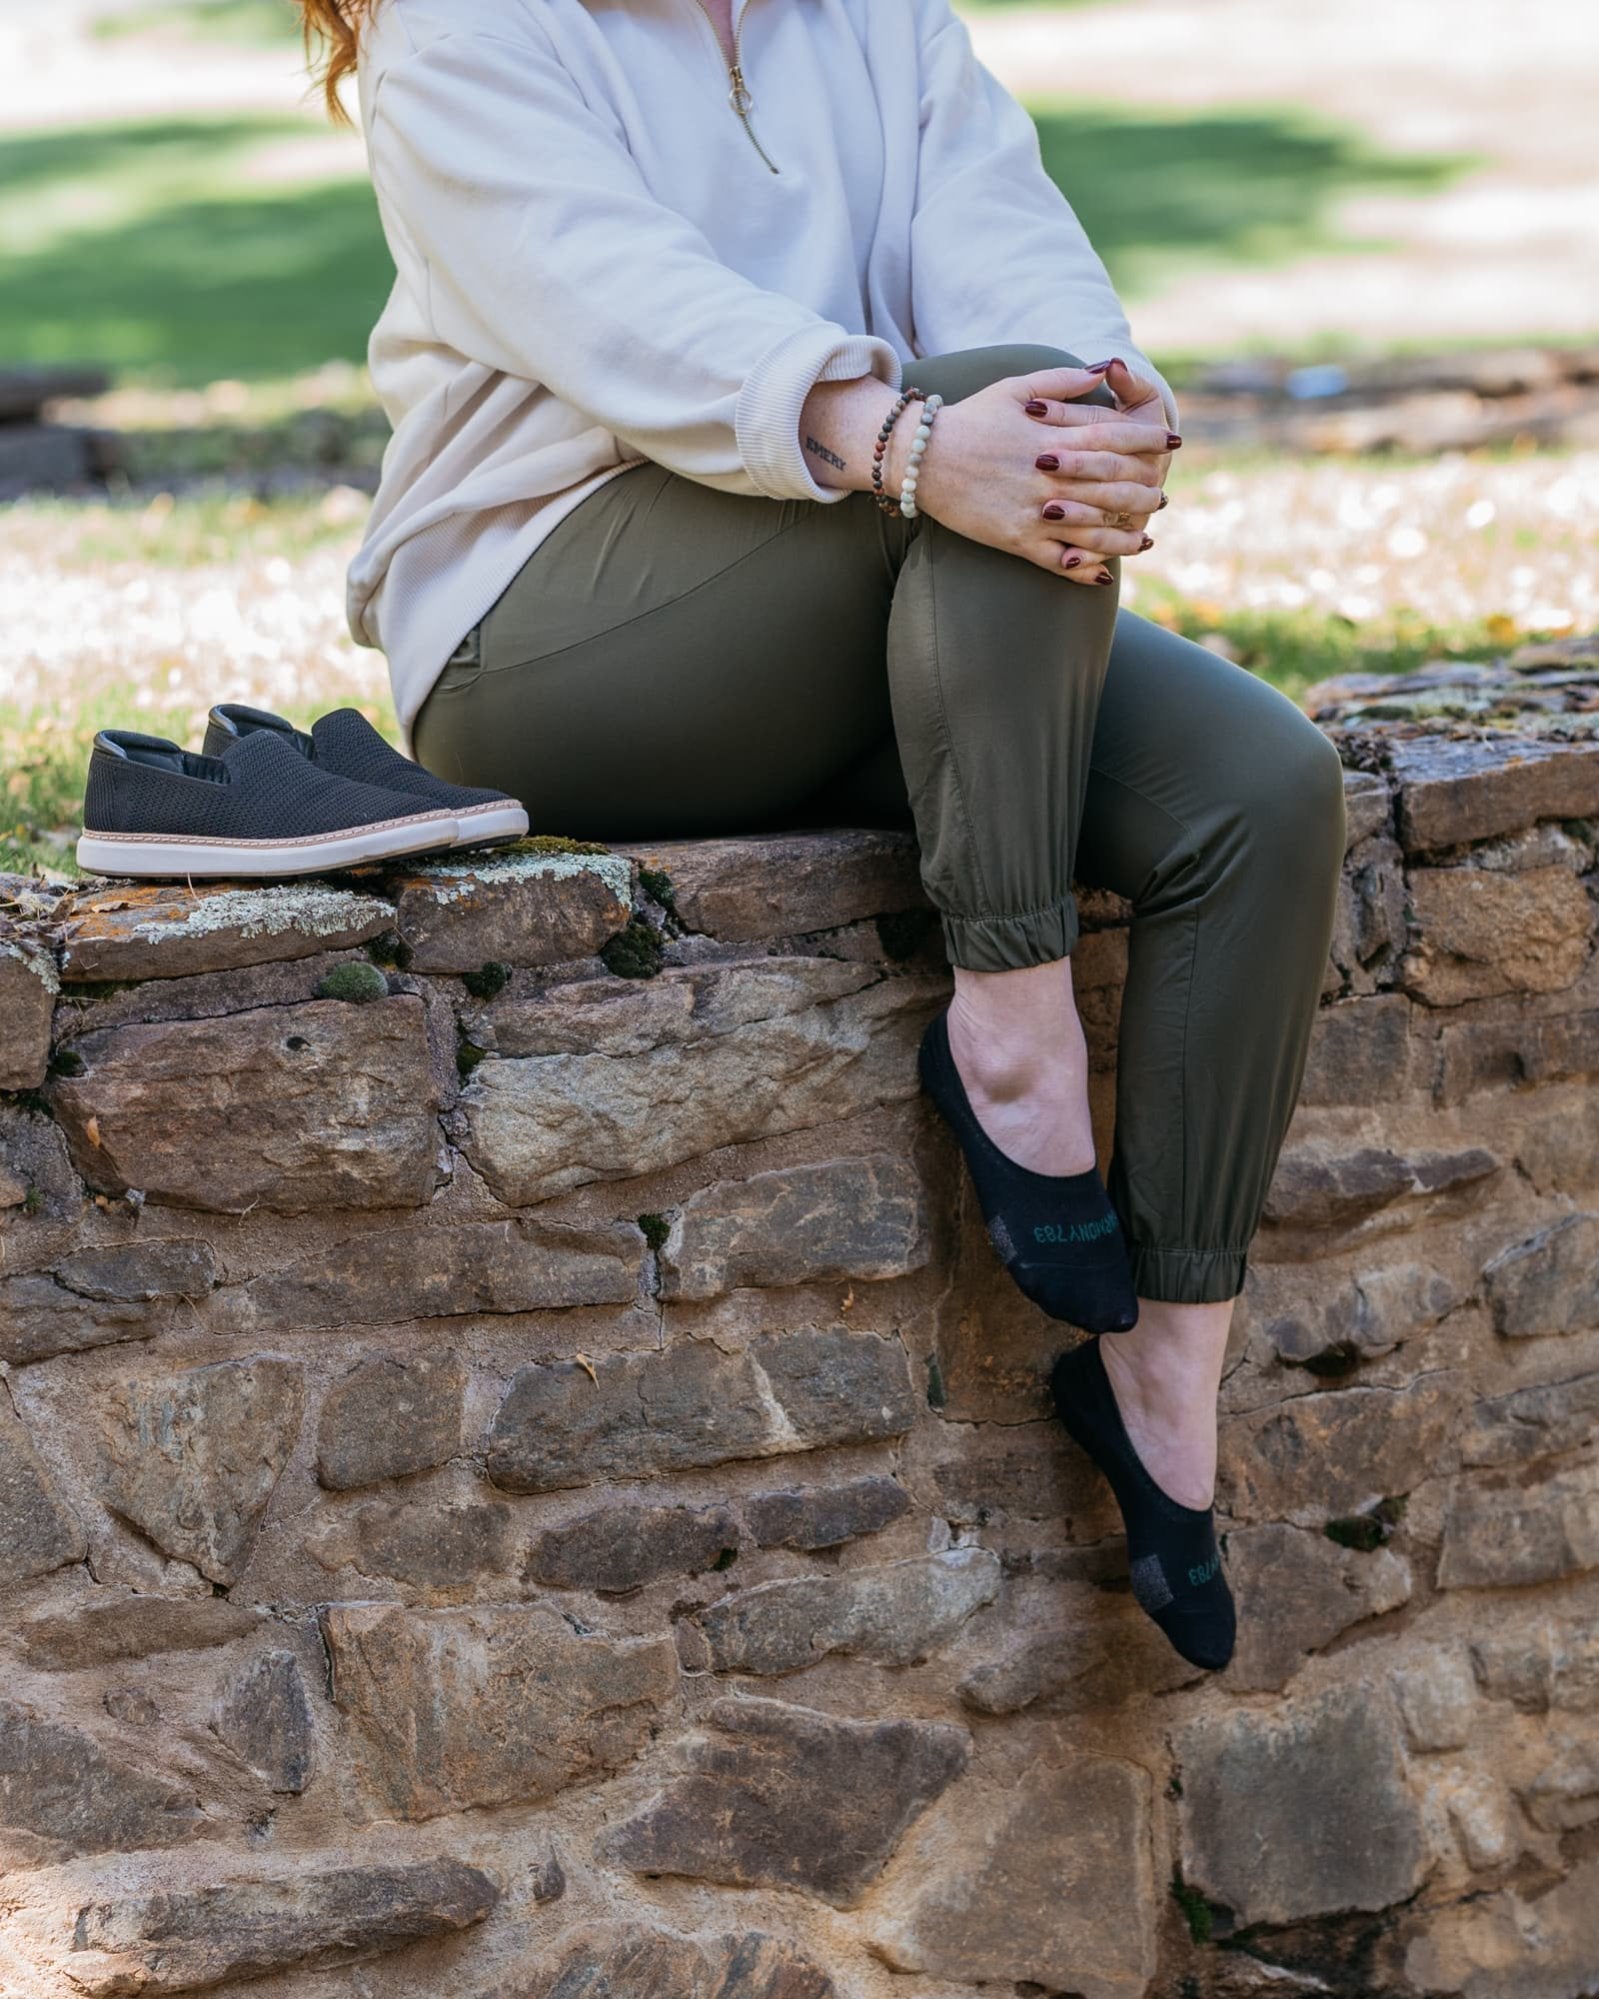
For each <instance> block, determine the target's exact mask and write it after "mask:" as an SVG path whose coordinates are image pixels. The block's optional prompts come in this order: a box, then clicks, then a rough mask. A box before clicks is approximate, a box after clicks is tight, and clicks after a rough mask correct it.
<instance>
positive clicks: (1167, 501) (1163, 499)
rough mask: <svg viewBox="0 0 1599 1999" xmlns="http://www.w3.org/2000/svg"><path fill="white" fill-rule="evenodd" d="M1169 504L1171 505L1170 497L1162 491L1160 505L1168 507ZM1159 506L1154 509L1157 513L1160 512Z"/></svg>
mask: <svg viewBox="0 0 1599 1999" xmlns="http://www.w3.org/2000/svg"><path fill="white" fill-rule="evenodd" d="M1170 505H1171V500H1170V498H1169V497H1168V496H1167V495H1166V494H1165V493H1162V494H1161V496H1160V507H1169V506H1170ZM1160 507H1157V508H1156V509H1155V512H1156V513H1157V514H1158V513H1159V512H1160Z"/></svg>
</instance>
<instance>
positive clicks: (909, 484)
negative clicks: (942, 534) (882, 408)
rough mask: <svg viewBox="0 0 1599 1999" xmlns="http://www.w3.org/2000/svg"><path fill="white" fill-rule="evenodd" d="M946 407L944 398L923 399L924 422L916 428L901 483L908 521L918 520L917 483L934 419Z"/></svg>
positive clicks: (901, 504) (901, 505)
mask: <svg viewBox="0 0 1599 1999" xmlns="http://www.w3.org/2000/svg"><path fill="white" fill-rule="evenodd" d="M943 407H944V398H943V397H942V396H924V397H923V399H922V420H921V422H920V423H919V424H918V425H917V426H916V435H915V436H914V437H913V438H912V439H911V456H910V463H909V464H908V465H907V466H906V468H905V477H904V479H903V480H902V481H901V482H900V489H899V510H900V512H901V513H902V514H903V515H904V516H905V518H906V520H908V521H913V520H915V518H916V482H917V480H918V479H919V478H920V477H921V471H922V459H923V458H924V457H925V456H926V453H927V440H928V439H929V438H930V437H931V436H932V434H933V419H934V417H936V416H937V415H938V413H939V411H940V410H941V409H942V408H943Z"/></svg>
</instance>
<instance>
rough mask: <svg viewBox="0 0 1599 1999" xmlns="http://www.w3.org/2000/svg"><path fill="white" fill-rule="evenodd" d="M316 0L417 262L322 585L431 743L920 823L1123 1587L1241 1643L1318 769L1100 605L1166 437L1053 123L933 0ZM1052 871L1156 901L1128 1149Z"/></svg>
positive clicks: (1148, 935)
mask: <svg viewBox="0 0 1599 1999" xmlns="http://www.w3.org/2000/svg"><path fill="white" fill-rule="evenodd" d="M302 6H303V10H304V12H305V15H306V19H307V25H308V28H310V29H312V30H314V31H316V32H318V33H320V34H321V35H323V36H325V37H326V40H327V46H328V52H329V55H330V62H329V75H328V87H329V92H330V97H331V94H332V92H333V90H334V88H335V87H336V85H337V84H338V82H339V81H340V79H341V78H342V77H343V76H345V75H347V74H348V73H350V72H351V71H355V72H356V73H357V75H358V80H359V94H360V105H361V116H362V121H363V124H364V127H365V132H366V137H367V143H368V151H369V156H370V160H371V167H372V174H373V179H374V182H375V185H376V189H377V197H378V202H379V205H380V208H381V211H382V216H383V222H384V226H385V229H386V230H387V233H388V239H389V243H390V245H391V248H392V250H393V254H394V260H395V263H396V265H397V267H398V279H397V282H396V284H395V287H394V291H393V294H392V296H391V298H390V300H389V303H388V307H387V309H386V311H385V312H384V315H383V317H382V320H381V322H380V324H379V326H378V328H377V330H376V333H375V334H374V337H373V342H372V349H371V359H372V371H373V375H374V378H375V380H376V384H377V388H378V391H379V393H380V395H381V397H382V399H383V402H384V404H385V407H386V408H387V410H388V412H389V415H390V416H391V418H392V419H393V422H394V429H395V435H394V439H393V442H392V445H391V447H390V449H389V452H388V456H387V458H386V460H385V463H384V470H383V480H382V485H381V488H380V491H379V493H378V497H377V502H376V506H375V508H374V510H373V514H372V519H371V524H370V527H369V529H368V532H367V536H366V539H365V543H364V546H363V547H362V549H361V552H360V554H359V556H358V557H357V559H356V562H355V565H354V568H353V571H352V574H351V583H350V611H351V620H352V626H353V629H354V631H355V633H356V635H357V636H358V637H359V638H361V639H362V640H364V641H366V642H368V643H370V644H372V645H378V646H382V647H383V648H384V649H385V650H386V651H387V653H388V657H389V660H390V664H391V668H392V673H393V680H394V689H395V696H396V700H397V703H398V707H399V712H400V715H401V718H402V720H403V722H404V724H405V726H406V728H407V730H408V731H409V732H410V734H411V737H412V740H413V741H414V743H415V745H416V749H417V752H418V755H419V756H420V757H421V759H422V760H423V761H424V762H425V763H426V764H428V765H429V766H430V767H431V768H432V769H433V770H435V771H437V772H439V773H440V774H441V775H444V776H447V777H449V778H452V779H456V780H460V781H464V782H468V783H471V784H479V785H492V786H496V787H499V788H501V789H503V790H506V791H510V792H513V793H515V794H516V795H517V796H518V797H520V798H521V799H523V800H524V801H526V802H527V803H528V804H529V805H530V806H531V808H532V810H533V813H534V815H535V817H536V819H537V822H538V824H539V825H541V826H543V827H547V828H558V829H559V830H560V831H562V832H564V833H570V834H575V835H582V836H591V837H600V838H604V839H610V840H619V839H631V838H634V837H636V836H641V835H642V836H650V837H655V838H667V837H673V836H677V837H681V836H688V835H696V834H730V833H743V832H749V831H751V830H755V829H760V828H777V827H786V828H792V827H796V826H802V825H808V824H809V825H815V824H830V825H843V824H852V825H900V824H904V825H909V826H913V827H914V829H915V832H916V835H917V838H918V841H919V844H920V850H921V857H922V871H923V879H924V881H925V884H926V888H927V892H928V894H929V896H930V897H931V899H932V901H933V902H934V904H935V905H936V906H937V908H938V910H939V912H940V913H941V916H942V919H943V926H944V935H945V940H946V945H947V949H948V953H949V957H950V960H951V962H952V964H953V966H954V968H955V993H954V999H953V1002H952V1004H951V1005H950V1007H949V1010H948V1012H947V1013H946V1014H944V1015H942V1016H940V1018H939V1019H938V1020H936V1021H935V1022H934V1023H933V1025H932V1027H931V1028H930V1029H929V1031H928V1035H927V1038H926V1041H925V1043H924V1046H923V1053H922V1073H923V1079H924V1082H925V1084H926V1087H927V1089H928V1090H929V1092H930V1094H931V1095H932V1097H933V1099H934V1101H935V1103H936V1104H937V1105H938V1108H939V1109H940V1111H941V1112H942V1113H943V1115H944V1117H945V1118H946V1119H947V1120H948V1122H949V1123H950V1125H951V1126H952V1127H953V1129H954V1132H955V1134H956V1136H957V1138H958V1139H959V1142H960V1145H961V1147H962V1150H963V1152H964V1154H965V1157H966V1161H967V1164H968V1167H969V1169H970V1171H971V1174H972V1177H973V1180H974V1182H975V1186H976V1190H977V1193H978V1196H979V1198H980V1200H981V1204H982V1207H983V1210H984V1213H985V1215H986V1216H987V1219H988V1224H989V1231H990V1234H991V1236H992V1238H993V1241H994V1243H995V1246H996V1248H997V1249H998V1251H999V1254H1000V1256H1001V1257H1002V1259H1003V1260H1004V1262H1005V1264H1006V1265H1007V1267H1008V1269H1009V1271H1010V1275H1011V1277H1012V1278H1013V1279H1014V1280H1015V1282H1016V1283H1017V1284H1019V1285H1020V1286H1021V1288H1022V1289H1023V1291H1025V1292H1026V1293H1027V1295H1028V1296H1029V1297H1031V1298H1032V1299H1034V1300H1035V1301H1036V1302H1037V1303H1038V1304H1039V1305H1040V1306H1042V1308H1043V1309H1044V1310H1045V1311H1046V1312H1047V1313H1049V1314H1050V1315H1051V1316H1052V1317H1054V1318H1056V1319H1059V1320H1062V1321H1064V1322H1066V1323H1068V1324H1070V1325H1074V1326H1077V1327H1081V1328H1086V1329H1089V1330H1091V1331H1093V1332H1095V1333H1102V1334H1106V1335H1114V1337H1113V1338H1106V1339H1104V1340H1101V1339H1098V1338H1095V1339H1091V1340H1089V1341H1088V1342H1086V1343H1085V1344H1083V1345H1080V1346H1078V1347H1076V1348H1075V1349H1073V1350H1072V1351H1071V1352H1070V1353H1068V1354H1067V1355H1065V1356H1064V1357H1063V1358H1062V1359H1061V1360H1060V1361H1059V1363H1058V1364H1057V1366H1056V1369H1055V1374H1054V1389H1055V1395H1056V1401H1057V1406H1058V1407H1059V1409H1060V1412H1061V1416H1062V1418H1063V1420H1064V1421H1065V1423H1066V1425H1067V1427H1068V1429H1069V1430H1070V1431H1071V1433H1072V1435H1073V1436H1074V1437H1076V1438H1077V1440H1078V1441H1079V1442H1080V1443H1081V1444H1082V1445H1083V1446H1084V1447H1085V1448H1086V1449H1087V1450H1088V1451H1089V1452H1090V1453H1091V1454H1092V1455H1093V1456H1094V1457H1095V1459H1096V1460H1097V1461H1098V1462H1099V1464H1100V1465H1101V1467H1102V1468H1103V1469H1104V1470H1105V1472H1106V1474H1107V1475H1108V1477H1109V1479H1110V1481H1111V1484H1112V1486H1113V1488H1114V1490H1115V1492H1116V1495H1117V1498H1118V1500H1119V1501H1120V1503H1121V1508H1122V1512H1123V1515H1124V1517H1125V1520H1126V1524H1127V1529H1128V1545H1129V1559H1130V1563H1131V1571H1132V1580H1133V1587H1134V1589H1135V1591H1136V1593H1137V1595H1138V1600H1139V1601H1140V1603H1142V1604H1143V1606H1144V1608H1145V1609H1146V1610H1147V1611H1148V1612H1149V1613H1150V1614H1151V1616H1153V1617H1154V1618H1155V1619H1156V1620H1157V1622H1159V1623H1160V1625H1161V1626H1162V1628H1163V1629H1164V1630H1165V1631H1166V1632H1167V1634H1168V1636H1169V1637H1170V1639H1171V1641H1172V1643H1173V1644H1174V1645H1176V1646H1177V1648H1178V1649H1179V1650H1180V1651H1181V1652H1182V1653H1183V1654H1184V1655H1185V1656H1186V1657H1188V1658H1189V1659H1191V1660H1193V1661H1195V1662H1197V1663H1199V1664H1202V1665H1205V1666H1211V1667H1219V1666H1221V1665H1223V1664H1225V1662H1226V1660H1227V1658H1228V1656H1229V1655H1230V1652H1231V1650H1232V1644H1233V1606H1232V1599H1231V1596H1230V1594H1229V1592H1228V1589H1227V1584H1226V1580H1225V1577H1224V1575H1223V1574H1222V1571H1221V1564H1220V1558H1219V1555H1218V1552H1217V1547H1216V1540H1215V1534H1214V1523H1213V1516H1212V1511H1211V1498H1212V1491H1213V1483H1214V1474H1215V1458H1216V1394H1217V1388H1218V1384H1219V1380H1220V1375H1221V1368H1222V1361H1223V1355H1224V1352H1225V1349H1226V1345H1227V1335H1228V1324H1229V1320H1230V1317H1231V1312H1232V1300H1233V1299H1234V1298H1235V1296H1236V1295H1237V1293H1238V1291H1239V1289H1240V1287H1241V1285H1242V1282H1243V1276H1244V1266H1245V1256H1246V1252H1247V1250H1248V1247H1249V1243H1250V1240H1251V1237H1252V1235H1253V1233H1254V1230H1255V1227H1256V1224H1257V1222H1258V1220H1259V1216H1260V1212H1261V1207H1262V1203H1263V1201H1264V1198H1265V1193H1266V1187H1267V1183H1268V1181H1269V1180H1270V1178H1271V1174H1272V1169H1273V1166H1274V1163H1275V1160H1276V1156H1277V1151H1278V1147H1279V1145H1280V1143H1281V1140H1282V1136H1283V1133H1284V1130H1285V1128H1286V1126H1287V1123H1288V1118H1289V1114H1290V1112H1291V1110H1292V1108H1293V1103H1294V1097H1295V1094H1296V1091H1297V1089H1298V1085H1299V1078H1300V1072H1301V1068H1302V1065H1303V1061H1304V1056H1305V1049H1306V1043H1307V1038H1308V1035H1309V1029H1310V1023H1311V1017H1312V1013H1313V1010H1314V1007H1315V1004H1316V999H1317V994H1318V989H1319V986H1320V983H1321V978H1322V971H1323V967H1324V965H1325V962H1326V955H1327V945H1328V939H1329V934H1330V930H1331V924H1332V912H1333V899H1334V891H1335V886H1336V882H1337V875H1338V867H1339V862H1340V857H1341V854H1342V850H1343V805H1342V798H1343V794H1342V786H1341V777H1340V771H1339V765H1338V760H1337V758H1336V756H1335V754H1334V752H1333V750H1332V749H1331V748H1330V746H1329V745H1328V744H1327V742H1326V741H1325V740H1324V739H1323V738H1322V736H1321V735H1320V734H1319V732H1318V731H1317V730H1316V729H1315V728H1313V727H1312V726H1311V724H1310V723H1309V722H1308V721H1307V720H1306V719H1305V718H1304V716H1303V715H1301V714H1300V713H1299V711H1298V710H1297V709H1296V708H1294V707H1293V705H1292V704H1291V703H1290V702H1288V701H1287V700H1286V699H1285V698H1284V697H1283V696H1282V695H1280V694H1279V693H1277V692H1276V691H1275V690H1274V689H1272V688H1271V687H1269V686H1268V685H1266V684H1265V683H1264V682H1262V681H1260V680H1257V679H1255V678H1254V677H1252V676H1251V675H1250V674H1248V673H1245V672H1243V671H1241V670H1239V669H1238V668H1236V667H1234V666H1231V665H1228V664H1227V663H1226V662H1224V661H1222V660H1219V659H1217V658H1216V657H1215V656H1214V655H1212V654H1211V653H1209V652H1206V651H1203V650H1202V649H1201V648H1199V647H1197V646H1194V645H1191V644H1189V643H1188V642H1187V641H1185V640H1183V639H1181V638H1177V637H1174V636H1173V635H1172V634H1171V633H1169V632H1166V631H1163V630H1161V629H1160V628H1159V627H1157V626H1155V625H1151V624H1148V623H1146V622H1144V621H1143V620H1142V619H1139V618H1136V617H1133V616H1130V615H1128V614H1127V613H1125V612H1118V608H1117V596H1118V587H1117V586H1118V576H1119V565H1120V562H1121V559H1122V558H1124V557H1127V556H1136V555H1137V554H1139V553H1140V552H1141V551H1142V550H1144V549H1146V548H1148V547H1150V546H1151V542H1150V537H1149V535H1148V533H1147V532H1146V528H1147V526H1148V523H1149V522H1150V520H1151V518H1152V517H1153V515H1154V514H1155V513H1156V512H1157V511H1158V510H1159V509H1160V508H1161V507H1163V506H1165V504H1166V501H1165V497H1164V495H1163V493H1162V490H1161V488H1162V484H1163V482H1164V480H1165V478H1166V474H1167V470H1168V467H1169V465H1170V462H1171V454H1172V452H1173V451H1175V450H1176V448H1177V446H1178V445H1179V444H1180V443H1181V439H1180V438H1179V437H1178V435H1177V434H1176V431H1175V429H1174V426H1175V424H1176V421H1177V418H1176V414H1175V409H1174V406H1173V402H1172V398H1171V395H1170V392H1169V391H1168V390H1167V389H1166V387H1165V385H1164V384H1163V383H1162V382H1161V380H1160V378H1159V376H1158V375H1157V374H1156V373H1155V371H1154V369H1153V368H1152V367H1151V365H1150V363H1149V362H1148V361H1147V360H1146V359H1145V358H1144V357H1143V356H1142V355H1141V354H1140V353H1139V351H1138V349H1137V348H1136V347H1135V346H1134V345H1133V343H1132V341H1131V338H1130V336H1129V332H1128V327H1127V322H1126V320H1125V318H1124V316H1123V313H1122V310H1121V307H1120V306H1119V304H1118V302H1117V299H1116V297H1115V294H1114V293H1113V291H1112V289H1111V286H1110V282H1109V280H1108V278H1107V276H1106V274H1105V270H1104V267H1103V265H1102V264H1101V263H1100V261H1099V259H1098V258H1097V256H1096V255H1095V254H1094V251H1093V250H1092V248H1091V247H1090V245H1089V243H1088V241H1087V239H1086V237H1085V236H1084V234H1083V231H1082V229H1081V227H1080V225H1079V224H1078V222H1077V220H1076V218H1075V216H1074V215H1073V213H1072V211H1071V209H1070V207H1069V206H1068V205H1067V203H1066V201H1065V200H1064V199H1063V198H1062V196H1061V194H1060V193H1059V192H1058V191H1057V189H1056V188H1055V187H1054V185H1053V184H1052V183H1051V181H1050V180H1049V178H1048V177H1047V175H1046V174H1045V172H1044V170H1043V167H1042V165H1041V163H1040V158H1039V149H1038V142H1037V138H1036V135H1035V132H1034V128H1033V125H1032V122H1031V120H1030V119H1029V117H1028V115H1027V113H1026V112H1025V111H1024V110H1023V109H1022V107H1021V106H1020V105H1019V104H1018V103H1017V102H1016V101H1015V99H1014V98H1012V97H1011V96H1010V95H1008V94H1007V92H1006V91H1005V90H1004V89H1003V88H1002V87H1001V86H1000V85H999V83H998V82H997V81H996V80H995V79H994V77H993V76H992V75H990V74H989V72H988V71H987V70H985V69H984V68H983V67H982V66H981V64H979V63H978V61H977V60H976V58H975V56H974V55H973V52H972V48H971V45H970V41H969V38H968V35H967V31H966V29H965V27H964V26H963V24H962V23H961V21H960V20H959V19H958V18H957V17H956V16H955V15H954V14H953V13H952V12H951V9H950V5H949V0H302ZM333 101H334V103H335V107H336V103H337V100H336V99H334V100H333ZM1068 350H1069V351H1068ZM1085 362H1086V364H1087V365H1085ZM902 384H903V387H902ZM1074 879H1075V880H1076V881H1079V882H1083V883H1088V884H1095V885H1100V886H1103V887H1105V888H1108V889H1112V890H1115V891H1116V892H1117V893H1119V894H1121V895H1123V896H1125V897H1127V898H1128V900H1129V901H1130V902H1131V904H1132V907H1133V912H1134V914H1133V922H1132V930H1131V961H1130V965H1129V970H1128V977H1127V985H1126V997H1125V1003H1124V1006H1123V1011H1122V1018H1121V1039H1120V1055H1119V1067H1118V1081H1117V1111H1116V1130H1115V1143H1114V1149H1113V1156H1112V1158H1111V1162H1110V1166H1109V1173H1108V1191H1107V1186H1106V1183H1105V1182H1103V1181H1102V1180H1101V1179H1100V1176H1099V1174H1098V1172H1097V1171H1096V1167H1095V1154H1094V1142H1093V1135H1092V1132H1091V1129H1090V1124H1089V1110H1088V1097H1087V1061H1086V1054H1085V1049H1084V1042H1083V1033H1082V1029H1081V1026H1080V1025H1079V1022H1078V1017H1077V1013H1076V1009H1075V1006H1074V1003H1073V997H1072V978H1071V951H1072V946H1073V944H1074V942H1075V940H1076V936H1077V919H1076V913H1075V908H1074V903H1073V893H1072V885H1073V881H1074Z"/></svg>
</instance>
